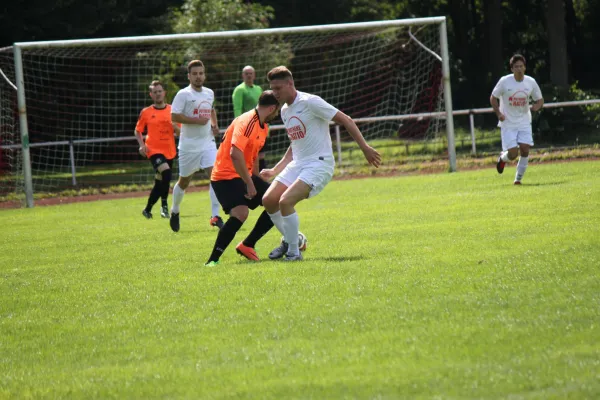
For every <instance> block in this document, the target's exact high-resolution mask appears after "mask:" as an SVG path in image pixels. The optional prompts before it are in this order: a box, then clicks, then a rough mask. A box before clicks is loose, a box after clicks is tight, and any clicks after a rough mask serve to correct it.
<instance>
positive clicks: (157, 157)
mask: <svg viewBox="0 0 600 400" xmlns="http://www.w3.org/2000/svg"><path fill="white" fill-rule="evenodd" d="M149 160H150V164H152V168H154V170H155V171H156V172H158V167H159V166H160V165H161V164H164V163H167V164H169V168H171V169H173V158H171V159H170V160H169V159H168V158H167V157H165V156H164V155H162V154H152V155H151V156H150V158H149Z"/></svg>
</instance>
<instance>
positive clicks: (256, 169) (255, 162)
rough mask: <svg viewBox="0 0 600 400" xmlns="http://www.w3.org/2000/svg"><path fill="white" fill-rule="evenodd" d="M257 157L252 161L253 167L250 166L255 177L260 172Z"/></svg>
mask: <svg viewBox="0 0 600 400" xmlns="http://www.w3.org/2000/svg"><path fill="white" fill-rule="evenodd" d="M258 168H259V167H258V157H257V158H256V160H254V165H252V174H253V175H257V176H258V174H259V173H260V170H259V169H258Z"/></svg>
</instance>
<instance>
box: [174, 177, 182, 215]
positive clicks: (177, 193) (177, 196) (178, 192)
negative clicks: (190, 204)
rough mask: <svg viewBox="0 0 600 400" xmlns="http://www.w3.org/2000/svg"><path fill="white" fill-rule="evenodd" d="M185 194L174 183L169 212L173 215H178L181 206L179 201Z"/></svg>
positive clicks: (177, 184)
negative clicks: (171, 204)
mask: <svg viewBox="0 0 600 400" xmlns="http://www.w3.org/2000/svg"><path fill="white" fill-rule="evenodd" d="M184 194H185V190H183V189H182V188H180V187H179V183H176V184H175V186H173V206H172V207H171V212H172V213H175V214H179V205H180V204H181V200H183V195H184Z"/></svg>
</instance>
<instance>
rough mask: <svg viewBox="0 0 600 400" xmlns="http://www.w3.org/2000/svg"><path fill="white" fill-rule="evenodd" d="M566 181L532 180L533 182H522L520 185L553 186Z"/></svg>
mask: <svg viewBox="0 0 600 400" xmlns="http://www.w3.org/2000/svg"><path fill="white" fill-rule="evenodd" d="M565 183H567V181H554V182H533V183H527V182H526V183H523V184H522V185H521V186H524V187H527V186H555V185H563V184H565Z"/></svg>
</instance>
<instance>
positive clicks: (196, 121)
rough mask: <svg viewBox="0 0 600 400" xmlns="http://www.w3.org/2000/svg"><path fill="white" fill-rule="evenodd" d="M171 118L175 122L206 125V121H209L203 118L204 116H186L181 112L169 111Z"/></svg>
mask: <svg viewBox="0 0 600 400" xmlns="http://www.w3.org/2000/svg"><path fill="white" fill-rule="evenodd" d="M171 120H172V121H173V122H176V123H180V124H191V125H206V124H207V123H208V121H210V119H209V118H204V117H199V118H192V117H187V116H185V115H183V114H175V113H171Z"/></svg>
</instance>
